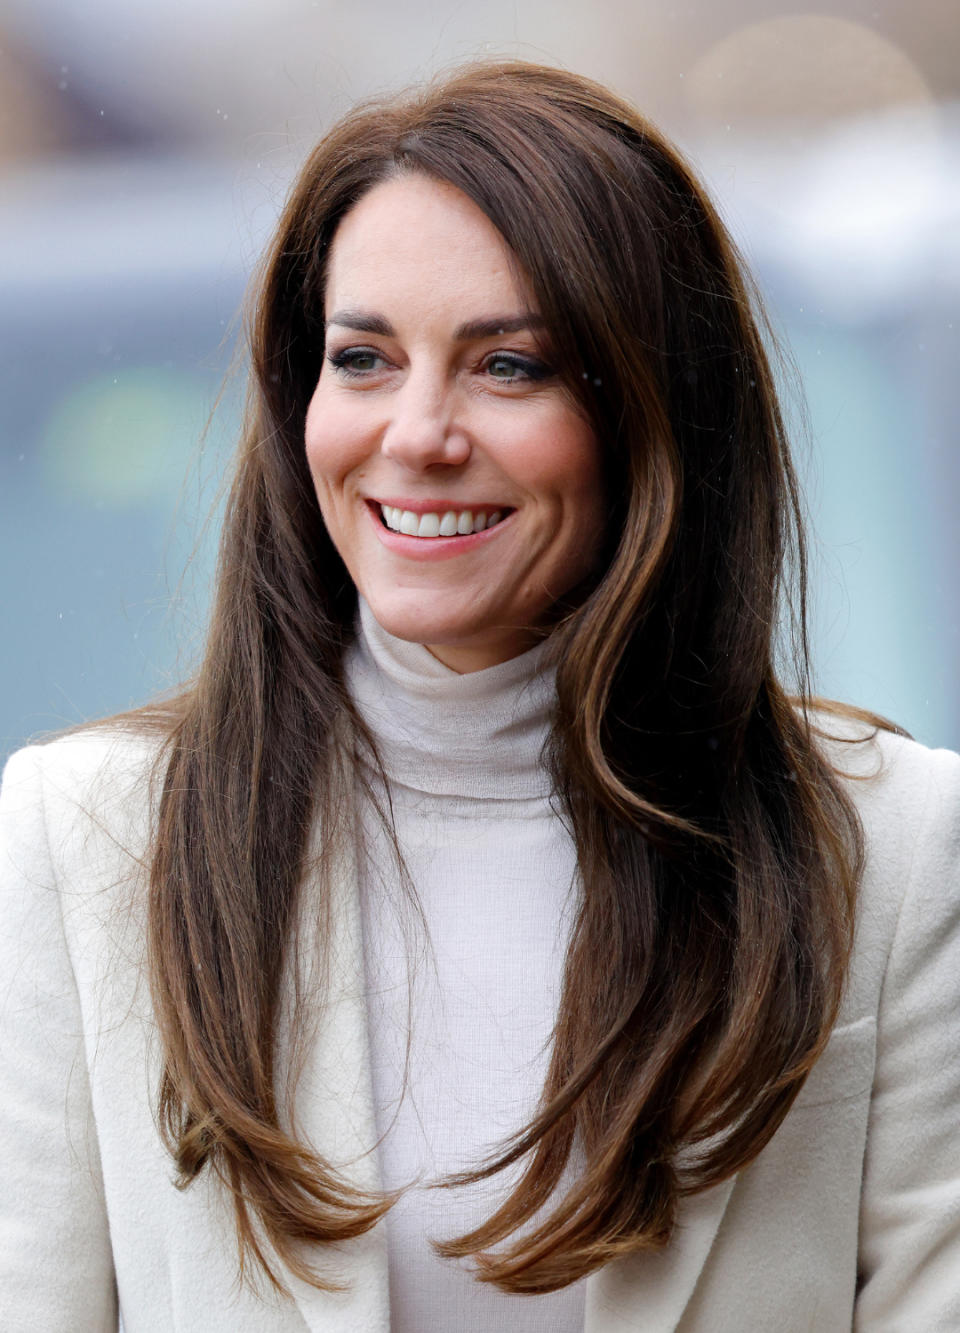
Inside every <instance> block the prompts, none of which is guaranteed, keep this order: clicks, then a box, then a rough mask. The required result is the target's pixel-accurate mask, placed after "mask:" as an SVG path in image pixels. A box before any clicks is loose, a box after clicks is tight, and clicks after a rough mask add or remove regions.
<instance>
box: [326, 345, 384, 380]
mask: <svg viewBox="0 0 960 1333" xmlns="http://www.w3.org/2000/svg"><path fill="white" fill-rule="evenodd" d="M327 360H328V361H329V362H330V364H331V366H333V368H334V370H337V371H339V372H340V374H341V375H368V374H369V373H370V372H371V371H373V370H379V368H380V367H381V366H382V365H383V364H384V359H383V357H382V356H381V355H380V353H379V352H378V351H377V350H376V349H375V348H373V347H345V348H344V349H343V351H341V352H329V353H328V354H327Z"/></svg>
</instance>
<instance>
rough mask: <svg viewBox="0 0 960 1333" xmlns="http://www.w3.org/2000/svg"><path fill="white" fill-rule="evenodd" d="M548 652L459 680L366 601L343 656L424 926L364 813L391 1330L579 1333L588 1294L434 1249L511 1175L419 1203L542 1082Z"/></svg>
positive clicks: (553, 849) (563, 941) (549, 1011)
mask: <svg viewBox="0 0 960 1333" xmlns="http://www.w3.org/2000/svg"><path fill="white" fill-rule="evenodd" d="M543 655H544V650H543V647H542V646H540V647H537V648H534V649H532V650H531V651H530V652H527V653H524V654H523V655H522V656H520V657H517V658H514V659H513V660H512V661H509V662H504V663H503V664H502V665H500V666H495V667H491V668H489V669H488V670H486V671H477V672H472V673H470V674H468V675H458V674H457V673H456V672H454V671H451V670H449V669H448V668H447V667H445V666H444V665H443V664H442V663H441V662H439V661H437V659H436V658H435V657H433V656H432V655H431V654H430V653H429V652H428V651H427V649H426V648H423V647H420V646H419V645H417V644H410V643H406V642H404V641H402V640H400V639H396V638H394V637H393V636H392V635H390V634H388V633H387V632H386V631H385V630H384V629H382V627H381V626H380V625H379V624H378V623H377V622H376V620H375V619H374V618H373V615H372V613H371V612H370V610H369V608H368V607H367V606H366V604H365V603H363V602H361V606H360V633H359V635H358V638H357V641H356V643H355V644H354V645H353V647H352V648H351V649H350V651H349V653H348V656H347V679H348V683H349V687H350V690H351V693H352V695H353V698H354V700H355V701H356V704H357V706H358V708H359V710H360V713H361V715H362V716H363V718H364V720H365V721H366V724H367V726H368V727H369V728H370V730H371V732H372V734H373V736H374V739H375V741H376V745H377V748H378V751H379V754H380V757H381V759H382V761H383V765H384V768H385V771H386V774H387V778H388V783H389V801H390V804H391V806H392V810H393V818H394V823H395V827H396V831H397V835H398V838H399V842H400V846H401V848H402V851H403V856H404V862H405V866H406V870H407V872H408V874H409V877H410V882H411V883H412V886H413V888H414V890H415V892H416V899H417V902H418V903H419V907H420V910H421V911H422V922H421V921H420V920H419V919H418V914H417V909H416V907H415V906H413V905H412V904H411V901H410V897H409V894H407V893H405V891H404V889H403V886H402V883H401V876H400V873H399V870H398V867H397V862H396V857H395V855H394V853H393V851H392V847H391V842H390V839H389V837H388V836H387V835H386V833H385V832H384V830H383V828H382V824H381V822H380V821H379V820H378V818H377V816H376V814H375V811H374V809H373V807H372V805H371V803H370V802H369V801H364V802H363V806H362V808H363V817H362V826H361V828H362V843H363V847H362V849H361V851H362V854H361V856H360V890H361V901H362V914H363V931H364V958H365V967H366V982H367V997H368V1016H369V1029H370V1048H371V1060H372V1072H373V1090H374V1097H375V1101H376V1108H377V1127H378V1132H379V1135H380V1139H381V1142H380V1162H381V1173H382V1179H383V1184H384V1186H385V1187H386V1188H388V1189H393V1188H396V1187H398V1186H408V1185H412V1188H410V1189H408V1190H407V1192H406V1194H405V1195H404V1196H403V1197H402V1198H401V1200H400V1201H399V1203H398V1204H396V1205H395V1207H394V1208H393V1209H392V1210H391V1211H390V1213H389V1214H388V1218H387V1241H388V1251H389V1263H390V1307H391V1328H392V1330H393V1333H423V1331H424V1330H426V1329H437V1330H442V1331H443V1333H446V1330H455V1333H501V1331H502V1333H582V1329H583V1284H582V1283H576V1284H574V1285H573V1286H571V1287H567V1288H565V1289H564V1290H562V1291H559V1292H554V1293H551V1294H550V1295H547V1296H532V1297H531V1296H511V1295H507V1294H506V1293H503V1292H501V1291H499V1290H497V1289H495V1288H491V1287H489V1286H487V1285H486V1284H481V1283H478V1282H476V1281H475V1280H474V1279H473V1277H472V1276H471V1273H470V1271H469V1269H468V1268H467V1267H465V1266H461V1265H458V1264H456V1263H454V1262H451V1261H449V1260H442V1259H439V1258H438V1257H437V1256H436V1254H435V1253H434V1251H433V1250H432V1248H431V1247H430V1244H429V1241H430V1239H431V1238H437V1239H444V1238H450V1237H454V1236H457V1235H460V1234H461V1233H463V1232H465V1231H467V1230H468V1229H470V1228H471V1227H474V1226H476V1225H477V1224H478V1223H479V1222H480V1221H481V1220H483V1218H485V1217H487V1216H489V1214H490V1213H491V1212H492V1211H493V1209H494V1207H495V1206H496V1203H497V1201H498V1200H499V1199H500V1198H502V1197H503V1195H504V1193H505V1190H504V1186H505V1184H506V1176H507V1174H508V1173H506V1172H503V1173H501V1174H500V1175H499V1176H496V1177H494V1178H493V1180H491V1181H488V1182H486V1183H485V1184H484V1185H481V1186H470V1187H459V1188H457V1189H453V1190H431V1189H429V1188H428V1186H429V1184H430V1183H431V1182H432V1181H436V1180H438V1179H440V1178H441V1177H442V1176H444V1175H445V1174H448V1173H451V1172H454V1171H457V1170H462V1169H464V1168H466V1167H468V1166H471V1165H474V1164H478V1163H479V1162H480V1161H481V1160H482V1159H483V1158H484V1156H485V1155H486V1154H487V1153H489V1152H490V1150H491V1149H493V1148H494V1147H495V1146H496V1145H497V1144H498V1143H500V1142H502V1141H503V1140H504V1139H505V1138H506V1137H507V1136H509V1135H510V1134H511V1133H512V1132H514V1131H516V1130H517V1129H519V1128H520V1127H521V1126H523V1125H524V1124H525V1123H526V1122H527V1120H528V1119H529V1117H530V1116H531V1114H532V1113H533V1111H534V1108H535V1106H536V1102H537V1098H538V1096H539V1094H540V1091H541V1089H542V1087H543V1081H544V1077H545V1075H546V1070H547V1063H548V1059H549V1048H550V1037H551V1031H552V1028H553V1023H554V1020H555V1017H556V1012H557V1005H558V1002H559V995H560V985H561V978H562V969H563V959H564V954H565V951H566V945H567V938H568V933H569V929H570V926H571V923H572V917H573V912H574V909H575V893H576V889H575V884H576V863H575V853H574V848H573V844H572V841H571V839H570V837H569V834H568V833H567V832H566V830H565V829H564V827H563V825H562V823H561V822H560V820H559V819H558V817H557V815H556V814H555V812H554V810H553V808H552V807H551V802H550V794H551V785H550V779H549V776H548V775H547V773H546V772H545V770H544V768H543V767H542V765H541V763H540V753H541V749H542V747H543V744H544V741H545V740H546V738H547V734H548V729H549V720H550V710H551V706H552V701H553V688H554V687H553V678H552V675H551V674H549V673H548V672H547V671H545V670H544V666H543ZM368 777H370V778H371V780H373V782H374V787H375V790H376V791H377V793H378V797H379V798H381V799H382V797H383V796H384V795H385V793H383V792H382V789H381V788H380V787H379V784H378V782H377V779H376V778H375V776H374V775H373V773H372V772H370V773H368ZM424 927H425V929H424ZM408 1032H409V1036H410V1045H409V1054H408V1052H407V1036H408ZM405 1060H406V1061H407V1070H406V1075H407V1077H406V1090H405V1092H404V1090H403V1084H404V1064H405ZM516 1178H517V1176H516V1174H513V1175H512V1176H511V1177H510V1179H511V1180H515V1179H516Z"/></svg>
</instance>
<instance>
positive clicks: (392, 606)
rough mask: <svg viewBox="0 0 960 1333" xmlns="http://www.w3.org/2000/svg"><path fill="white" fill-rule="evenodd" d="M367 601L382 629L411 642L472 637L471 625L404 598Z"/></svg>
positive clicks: (382, 598)
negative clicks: (411, 602)
mask: <svg viewBox="0 0 960 1333" xmlns="http://www.w3.org/2000/svg"><path fill="white" fill-rule="evenodd" d="M405 603H406V604H405ZM367 604H368V605H369V607H370V610H371V611H372V612H373V616H374V619H375V620H376V622H377V624H378V625H380V627H381V628H382V629H385V630H386V631H387V633H388V634H392V635H393V636H394V638H397V639H406V641H407V642H408V643H437V644H440V643H456V642H457V641H459V640H460V639H462V638H463V637H467V638H469V637H470V636H471V627H470V626H468V625H463V624H462V623H460V622H458V621H457V620H452V618H451V617H450V616H449V615H444V614H442V613H438V612H437V611H436V610H434V611H432V612H431V611H429V610H427V608H426V607H425V606H424V605H422V604H419V605H418V604H417V603H416V602H415V603H414V604H413V605H410V604H409V602H406V599H405V598H403V597H372V598H371V597H368V598H367Z"/></svg>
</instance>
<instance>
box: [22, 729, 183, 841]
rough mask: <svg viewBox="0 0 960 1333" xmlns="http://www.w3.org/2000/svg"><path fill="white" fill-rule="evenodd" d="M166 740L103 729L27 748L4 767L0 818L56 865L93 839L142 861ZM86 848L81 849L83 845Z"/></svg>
mask: <svg viewBox="0 0 960 1333" xmlns="http://www.w3.org/2000/svg"><path fill="white" fill-rule="evenodd" d="M164 739H165V738H164V736H163V735H162V733H160V732H158V731H148V730H138V729H136V728H134V727H130V726H126V725H117V724H115V723H105V724H103V725H102V726H91V727H84V728H81V729H79V730H77V731H74V732H69V733H67V734H65V735H61V736H58V737H56V738H55V739H53V740H50V741H45V742H40V743H37V744H32V745H28V746H25V747H24V748H23V749H20V750H17V751H16V752H15V753H14V754H12V755H11V756H10V758H9V759H8V760H7V763H6V766H5V768H4V773H3V786H2V790H0V815H2V817H3V820H4V822H5V824H6V827H7V829H8V830H9V828H10V825H11V823H15V824H16V825H17V826H18V831H19V833H20V836H21V837H22V836H23V835H24V833H26V830H27V829H28V828H29V829H30V830H31V831H32V837H33V839H34V840H36V839H39V838H41V837H42V838H43V840H44V841H45V843H46V844H47V847H48V848H49V851H50V852H51V854H53V855H54V856H55V857H57V856H58V855H59V854H62V853H66V852H67V851H68V849H69V848H71V847H72V848H74V849H75V850H79V848H80V847H81V846H82V847H84V848H85V849H86V852H87V853H88V854H89V853H90V852H91V851H92V844H91V839H93V840H94V841H100V842H103V843H105V844H106V845H109V846H111V847H113V848H114V850H120V849H123V850H125V851H126V852H127V853H128V854H129V855H132V856H133V857H135V858H137V859H139V857H140V856H141V855H142V854H143V851H144V849H145V848H146V846H147V843H148V841H149V837H150V829H151V826H152V822H153V814H154V812H155V810H156V802H157V798H158V796H159V792H160V790H161V789H162V778H163V767H164V766H163V755H164V750H165V745H164ZM78 840H81V841H78Z"/></svg>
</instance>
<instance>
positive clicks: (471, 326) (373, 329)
mask: <svg viewBox="0 0 960 1333" xmlns="http://www.w3.org/2000/svg"><path fill="white" fill-rule="evenodd" d="M327 323H328V324H339V325H340V327H341V328H344V329H356V330H357V331H358V332H359V333H376V334H378V335H379V336H380V337H381V338H393V337H395V336H396V335H395V333H394V329H393V325H392V324H391V323H390V321H389V320H387V319H384V317H383V316H382V315H376V314H374V313H373V312H372V311H367V310H337V311H335V312H334V313H333V314H332V315H331V316H330V318H329V319H328V320H327ZM543 327H544V321H543V318H542V316H540V315H537V314H535V313H534V312H533V311H532V310H525V311H524V312H523V313H522V314H519V315H493V316H491V317H490V318H489V319H471V320H468V321H467V323H466V324H460V325H459V326H458V327H457V328H456V330H455V331H454V335H453V336H454V338H456V339H457V341H458V342H471V341H474V340H476V339H479V338H497V337H499V336H500V335H501V334H505V333H519V332H520V331H521V330H522V329H542V328H543Z"/></svg>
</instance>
